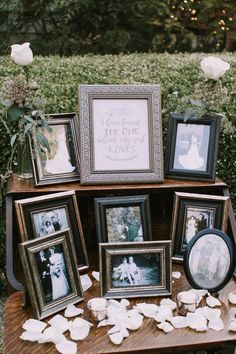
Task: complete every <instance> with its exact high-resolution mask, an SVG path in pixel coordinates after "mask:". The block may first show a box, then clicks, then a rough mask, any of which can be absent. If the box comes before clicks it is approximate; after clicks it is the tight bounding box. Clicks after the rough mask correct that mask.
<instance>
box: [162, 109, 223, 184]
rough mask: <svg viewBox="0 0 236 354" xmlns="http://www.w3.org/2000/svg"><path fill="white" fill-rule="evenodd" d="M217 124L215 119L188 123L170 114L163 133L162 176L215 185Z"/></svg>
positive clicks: (179, 115)
mask: <svg viewBox="0 0 236 354" xmlns="http://www.w3.org/2000/svg"><path fill="white" fill-rule="evenodd" d="M219 134H220V122H219V118H218V117H211V116H204V117H202V118H201V119H193V118H190V119H188V121H187V122H184V115H183V114H177V113H171V114H170V117H169V125H168V131H167V147H166V158H165V162H166V163H165V176H166V177H167V178H174V179H185V180H198V181H212V182H214V181H215V174H216V163H217V155H218V144H219Z"/></svg>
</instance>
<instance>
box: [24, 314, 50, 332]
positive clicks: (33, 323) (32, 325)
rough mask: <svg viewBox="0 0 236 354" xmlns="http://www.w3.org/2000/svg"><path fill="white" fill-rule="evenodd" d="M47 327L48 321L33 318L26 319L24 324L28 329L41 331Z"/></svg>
mask: <svg viewBox="0 0 236 354" xmlns="http://www.w3.org/2000/svg"><path fill="white" fill-rule="evenodd" d="M46 327H47V323H45V322H43V321H38V320H35V319H33V318H30V319H28V320H26V321H25V322H24V324H23V326H22V328H23V329H25V330H26V331H30V332H34V333H40V332H42V331H43V330H44V329H45V328H46Z"/></svg>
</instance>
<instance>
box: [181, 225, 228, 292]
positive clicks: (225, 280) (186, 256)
mask: <svg viewBox="0 0 236 354" xmlns="http://www.w3.org/2000/svg"><path fill="white" fill-rule="evenodd" d="M207 234H215V235H216V236H219V237H221V239H223V241H224V242H225V244H226V245H227V247H228V250H229V255H230V264H229V269H228V272H227V274H226V276H225V277H224V278H223V280H222V281H221V283H219V285H218V286H214V287H204V288H205V289H206V290H208V291H209V292H212V293H213V292H217V291H219V290H221V289H222V288H223V287H224V286H225V285H226V284H227V283H228V282H229V280H230V278H231V276H232V275H233V272H234V268H235V246H234V244H233V242H232V241H231V239H230V237H229V236H228V235H227V234H226V233H224V232H223V231H220V230H218V229H205V230H202V231H200V232H198V233H197V234H196V235H195V236H194V237H193V238H192V239H191V240H190V242H189V243H188V245H187V248H186V250H185V252H184V260H183V261H184V264H183V265H184V271H185V276H186V278H187V280H188V282H189V284H190V285H191V286H192V287H193V288H195V289H202V287H201V286H199V285H198V284H197V283H196V282H195V280H194V277H193V276H192V274H191V271H190V267H189V258H190V254H191V251H192V248H193V247H194V245H195V243H196V242H197V241H198V240H199V239H200V238H201V237H203V236H206V235H207Z"/></svg>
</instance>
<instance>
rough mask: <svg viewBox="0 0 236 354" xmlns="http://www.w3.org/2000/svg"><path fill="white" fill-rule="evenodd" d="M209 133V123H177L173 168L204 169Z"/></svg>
mask: <svg viewBox="0 0 236 354" xmlns="http://www.w3.org/2000/svg"><path fill="white" fill-rule="evenodd" d="M209 135H210V127H209V125H203V124H202V125H201V124H198V125H196V124H186V123H179V124H178V127H177V135H176V148H175V156H174V168H176V169H184V170H186V169H187V170H198V171H206V165H207V154H208V146H209Z"/></svg>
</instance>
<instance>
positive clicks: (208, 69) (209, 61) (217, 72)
mask: <svg viewBox="0 0 236 354" xmlns="http://www.w3.org/2000/svg"><path fill="white" fill-rule="evenodd" d="M229 68H230V64H229V63H227V62H226V61H224V60H221V59H219V58H216V57H213V56H210V57H207V58H205V59H203V60H202V61H201V69H202V71H203V72H204V75H205V76H206V77H207V78H208V79H213V80H217V79H219V77H221V76H222V75H224V73H225V72H226V71H227V70H228V69H229Z"/></svg>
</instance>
